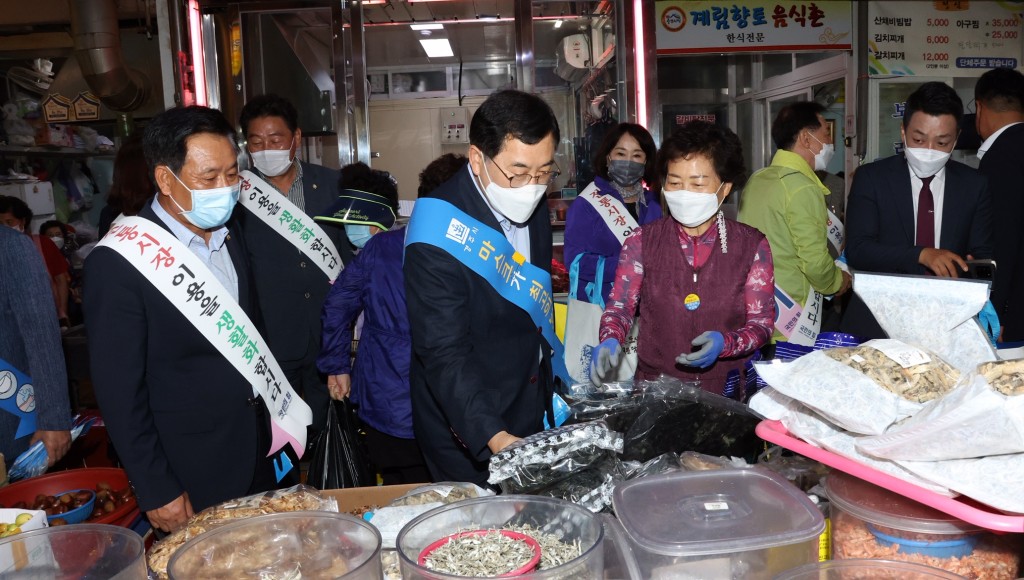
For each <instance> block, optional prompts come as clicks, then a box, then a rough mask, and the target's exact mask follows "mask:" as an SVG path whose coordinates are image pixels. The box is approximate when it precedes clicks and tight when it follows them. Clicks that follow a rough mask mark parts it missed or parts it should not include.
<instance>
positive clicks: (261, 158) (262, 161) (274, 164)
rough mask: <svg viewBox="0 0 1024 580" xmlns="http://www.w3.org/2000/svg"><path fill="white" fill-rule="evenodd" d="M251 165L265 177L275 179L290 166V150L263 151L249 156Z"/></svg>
mask: <svg viewBox="0 0 1024 580" xmlns="http://www.w3.org/2000/svg"><path fill="white" fill-rule="evenodd" d="M251 155H252V163H253V165H255V166H256V169H259V170H260V173H262V174H263V175H266V176H267V177H277V176H278V175H281V174H282V173H284V172H285V171H288V168H289V167H290V166H291V164H292V150H291V149H264V150H263V151H256V152H254V153H252V154H251Z"/></svg>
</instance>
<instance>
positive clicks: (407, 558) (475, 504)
mask: <svg viewBox="0 0 1024 580" xmlns="http://www.w3.org/2000/svg"><path fill="white" fill-rule="evenodd" d="M525 526H529V527H530V528H531V529H532V530H533V532H529V531H528V532H525V533H527V534H528V535H531V536H532V537H534V538H535V539H536V540H537V541H538V542H539V543H540V544H541V547H542V550H543V549H544V547H545V545H546V543H547V542H552V541H554V542H559V543H560V544H561V548H563V549H565V548H566V547H567V546H572V545H577V546H578V555H577V556H575V557H573V558H571V559H568V560H567V561H566V562H565V563H563V564H560V565H557V566H551V565H550V561H549V555H548V553H547V552H546V551H542V556H541V562H540V566H541V568H538V569H536V570H534V571H532V572H529V573H526V574H524V575H521V576H517V578H523V579H529V580H540V579H556V578H557V579H558V580H570V579H578V580H584V579H586V580H592V579H594V578H601V577H602V574H603V570H604V551H603V550H604V544H603V543H604V529H603V526H602V522H601V519H600V518H599V517H598V516H597V514H594V513H592V512H591V511H590V510H588V509H586V508H583V507H580V506H578V505H576V504H574V503H570V502H567V501H565V500H561V499H555V498H550V497H540V496H532V495H502V496H497V497H485V498H477V499H468V500H463V501H460V502H456V503H453V504H449V505H445V506H441V507H438V508H434V509H432V510H430V511H429V512H426V513H424V514H421V515H419V516H417V517H416V518H415V519H413V520H412V521H410V522H409V523H408V524H406V525H405V527H403V528H402V531H401V532H399V533H398V541H397V547H398V557H399V564H400V566H401V570H402V578H405V579H406V580H409V579H415V580H420V579H423V580H426V579H429V580H440V579H461V580H466V579H467V578H473V576H457V575H454V574H450V573H444V572H439V571H436V570H431V569H429V568H427V567H425V566H421V565H420V564H419V558H420V555H421V553H422V552H423V550H424V549H426V548H427V547H428V546H430V545H431V544H433V543H435V542H437V541H438V540H440V539H441V538H445V537H447V536H451V535H452V534H456V533H458V532H462V531H466V530H479V529H515V530H520V531H522V530H523V528H524V527H525ZM536 532H540V534H536ZM541 534H542V535H544V536H545V537H546V538H547V542H546V541H544V539H542V538H541V537H539V536H540V535H541ZM481 577H482V576H477V577H476V578H481Z"/></svg>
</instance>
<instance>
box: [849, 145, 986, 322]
mask: <svg viewBox="0 0 1024 580" xmlns="http://www.w3.org/2000/svg"><path fill="white" fill-rule="evenodd" d="M914 217H915V216H914V198H913V192H912V191H911V185H910V170H909V169H908V167H907V161H906V159H905V158H904V157H903V156H901V155H896V156H892V157H886V158H884V159H879V160H877V161H875V162H873V163H868V164H867V165H863V166H861V167H860V168H859V169H857V173H856V174H854V177H853V187H852V189H851V190H850V199H849V200H847V203H846V258H847V261H848V263H849V264H850V267H851V268H853V269H854V270H860V271H865V272H880V273H887V274H914V275H925V274H928V270H927V269H926V268H925V267H924V266H922V265H921V264H919V263H918V261H917V260H918V257H919V256H920V254H921V250H922V249H923V248H922V247H921V246H915V245H914V237H915V236H916V233H917V230H916V227H915V226H914ZM940 235H941V237H940V239H939V247H940V248H942V249H944V250H949V251H951V252H954V253H956V254H958V255H960V256H961V257H966V256H967V255H968V254H970V255H972V256H973V257H975V258H991V257H992V204H991V200H990V196H989V193H988V180H987V179H986V178H985V177H984V176H983V175H981V174H979V173H978V172H977V171H975V170H974V169H971V168H970V167H968V166H966V165H964V164H963V163H958V162H956V161H949V162H948V163H946V184H945V189H944V193H943V207H942V232H941V234H940ZM841 327H842V330H843V331H844V332H849V333H851V334H857V335H860V336H864V337H867V338H878V337H879V336H882V334H880V333H881V329H879V328H878V326H877V324H876V323H875V322H874V320H872V319H870V313H869V311H868V309H867V307H866V305H865V304H864V303H863V302H862V301H861V300H860V299H859V297H857V296H854V297H853V298H852V299H851V301H850V304H849V305H848V307H847V311H846V313H845V314H844V316H843V322H842V325H841Z"/></svg>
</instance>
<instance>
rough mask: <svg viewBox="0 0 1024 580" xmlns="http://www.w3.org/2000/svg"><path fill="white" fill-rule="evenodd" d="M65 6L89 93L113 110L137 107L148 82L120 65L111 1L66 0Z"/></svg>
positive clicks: (123, 110) (118, 33)
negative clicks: (90, 91) (69, 17)
mask: <svg viewBox="0 0 1024 580" xmlns="http://www.w3.org/2000/svg"><path fill="white" fill-rule="evenodd" d="M68 6H69V7H70V9H71V36H72V39H73V41H74V47H75V49H74V53H75V58H76V59H77V60H78V65H79V67H81V69H82V76H83V77H84V79H85V82H86V83H87V84H88V85H89V88H90V89H91V90H92V92H93V94H95V95H96V96H97V97H99V99H100V101H102V102H103V104H104V105H106V106H107V107H109V108H111V109H113V110H115V111H120V112H123V113H127V112H130V111H134V110H135V109H138V108H139V107H141V106H142V104H143V103H145V102H146V98H147V96H148V92H149V87H148V83H147V82H146V79H145V77H143V76H142V75H139V74H137V73H135V72H134V71H130V70H129V69H128V67H127V66H125V64H124V59H123V58H122V55H121V31H120V29H119V27H118V24H117V6H116V5H115V4H114V0H68Z"/></svg>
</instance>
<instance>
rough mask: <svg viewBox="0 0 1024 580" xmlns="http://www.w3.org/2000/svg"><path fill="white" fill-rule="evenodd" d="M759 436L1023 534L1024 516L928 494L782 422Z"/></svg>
mask: <svg viewBox="0 0 1024 580" xmlns="http://www.w3.org/2000/svg"><path fill="white" fill-rule="evenodd" d="M756 433H757V435H758V436H759V437H760V438H761V439H764V440H765V441H768V442H771V443H774V444H776V445H779V446H781V447H785V448H786V449H789V450H790V451H795V452H797V453H799V454H800V455H803V456H805V457H809V458H811V459H814V460H816V461H820V462H822V463H824V464H825V465H828V466H830V467H834V468H836V469H838V470H839V471H844V472H846V473H849V474H850V475H853V476H856V477H859V478H861V479H863V480H864V481H867V482H870V483H873V484H875V485H877V486H879V487H884V488H885V489H888V490H889V491H892V492H895V493H898V494H900V495H903V496H906V497H909V498H910V499H912V500H915V501H918V502H921V503H923V504H925V505H927V506H931V507H933V508H935V509H937V510H939V511H941V512H944V513H947V514H949V515H951V516H953V517H956V518H958V519H961V520H963V521H965V522H967V523H970V524H974V525H976V526H981V527H983V528H985V529H989V530H994V531H997V532H1013V533H1021V532H1024V516H1011V515H1006V514H1004V513H1002V512H999V511H996V510H994V508H991V507H989V506H986V505H983V504H980V503H978V502H975V501H974V500H971V499H970V498H966V497H963V496H960V497H955V498H952V497H946V496H943V495H939V494H937V493H935V492H932V491H928V490H927V489H924V488H922V487H920V486H917V485H914V484H912V483H909V482H906V481H903V480H902V479H899V478H897V477H893V476H892V475H889V474H888V473H883V472H881V471H878V470H877V469H874V468H871V467H868V466H867V465H864V464H863V463H858V462H856V461H854V460H852V459H848V458H846V457H843V456H841V455H836V454H835V453H832V452H831V451H827V450H825V449H822V448H821V447H815V446H813V445H811V444H809V443H806V442H805V441H803V440H801V439H797V438H796V437H794V436H793V435H791V434H790V433H789V431H787V430H786V427H785V426H784V425H783V424H782V423H781V422H780V421H769V420H765V421H761V422H760V423H759V424H758V425H757V429H756Z"/></svg>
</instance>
